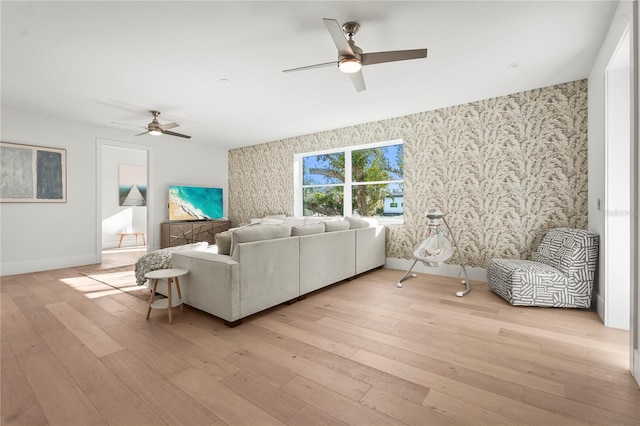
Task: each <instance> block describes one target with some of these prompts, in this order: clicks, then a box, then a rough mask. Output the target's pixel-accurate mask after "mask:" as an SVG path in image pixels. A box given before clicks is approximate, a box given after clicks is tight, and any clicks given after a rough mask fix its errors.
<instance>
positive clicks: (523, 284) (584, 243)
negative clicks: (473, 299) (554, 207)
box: [487, 228, 600, 308]
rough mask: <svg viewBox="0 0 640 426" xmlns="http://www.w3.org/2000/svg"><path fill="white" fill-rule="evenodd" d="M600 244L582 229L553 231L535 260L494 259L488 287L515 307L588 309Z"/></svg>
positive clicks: (489, 270) (489, 267)
mask: <svg viewBox="0 0 640 426" xmlns="http://www.w3.org/2000/svg"><path fill="white" fill-rule="evenodd" d="M599 240H600V238H599V236H598V235H597V234H594V233H592V232H589V231H585V230H583V229H572V228H555V229H552V230H551V231H549V232H548V233H547V234H546V235H545V236H544V238H543V239H542V242H541V243H540V245H539V246H538V250H537V251H536V255H535V258H534V260H522V259H492V260H491V262H490V263H489V266H488V267H487V285H488V286H489V288H490V289H491V290H493V291H494V292H495V293H496V294H498V295H499V296H500V297H502V298H503V299H505V300H506V301H507V302H509V303H511V304H512V305H520V306H550V307H561V308H589V307H590V306H591V294H592V291H593V282H594V280H595V270H596V265H597V262H598V243H599Z"/></svg>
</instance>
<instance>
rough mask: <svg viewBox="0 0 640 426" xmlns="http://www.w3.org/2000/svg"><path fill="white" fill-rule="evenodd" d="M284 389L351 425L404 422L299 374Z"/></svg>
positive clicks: (370, 425)
mask: <svg viewBox="0 0 640 426" xmlns="http://www.w3.org/2000/svg"><path fill="white" fill-rule="evenodd" d="M282 389H283V390H285V391H287V392H289V393H290V394H291V395H295V396H296V397H297V398H300V399H301V400H303V401H305V402H306V403H307V404H309V405H312V406H314V407H315V408H317V409H318V410H320V411H323V412H325V413H327V414H328V415H330V416H331V417H334V418H336V419H338V420H340V421H341V422H344V423H347V424H349V425H363V426H365V425H366V426H372V425H389V424H396V425H400V424H402V423H401V422H400V421H399V420H396V419H393V418H391V417H389V416H387V415H385V414H383V413H380V412H378V411H376V410H374V409H373V408H370V407H368V406H366V405H364V404H362V403H361V402H359V401H354V400H352V399H351V398H347V397H345V396H343V395H340V394H338V393H336V392H335V391H332V390H330V389H327V388H325V387H324V386H321V385H320V384H318V383H316V382H314V381H312V380H309V379H306V378H304V377H302V376H297V377H296V378H295V379H293V380H291V381H290V382H289V383H287V384H286V385H284V386H283V387H282Z"/></svg>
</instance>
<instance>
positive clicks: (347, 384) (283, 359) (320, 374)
mask: <svg viewBox="0 0 640 426" xmlns="http://www.w3.org/2000/svg"><path fill="white" fill-rule="evenodd" d="M236 328H237V327H236ZM265 332H269V331H268V330H266V329H264V328H261V327H258V326H256V325H254V324H243V325H242V329H241V330H236V329H232V330H230V331H229V334H228V335H229V336H231V335H233V337H232V339H233V341H234V342H236V343H238V344H240V345H241V346H242V347H244V348H245V349H247V350H248V351H250V352H253V353H254V354H256V355H258V356H261V357H263V358H265V359H266V360H268V361H271V362H274V363H276V364H279V365H280V366H282V367H284V368H286V369H288V370H291V371H292V372H294V373H296V374H299V375H301V376H304V377H306V378H308V379H310V380H314V381H315V382H317V383H320V384H322V385H323V386H325V387H327V388H329V389H332V390H334V391H336V392H338V393H340V394H342V395H345V396H347V397H349V398H351V399H353V400H355V401H358V400H360V398H362V396H363V395H364V394H365V393H366V392H367V391H368V390H369V388H370V387H371V386H370V385H369V384H367V383H363V382H361V381H359V380H355V379H352V378H351V377H348V376H346V375H344V374H340V373H338V372H336V371H334V370H332V369H331V368H327V367H324V366H322V365H320V364H317V363H315V362H312V361H310V360H308V359H306V358H304V357H302V356H298V355H297V354H294V353H291V352H288V351H286V350H283V349H281V348H278V347H276V346H274V345H272V344H269V343H265V342H263V341H261V340H260V335H261V334H263V333H265Z"/></svg>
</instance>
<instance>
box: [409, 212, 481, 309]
mask: <svg viewBox="0 0 640 426" xmlns="http://www.w3.org/2000/svg"><path fill="white" fill-rule="evenodd" d="M427 219H429V221H428V222H427V233H426V238H425V239H424V240H423V241H422V243H421V244H420V245H419V246H418V248H417V249H416V250H415V251H414V252H413V257H414V259H415V260H414V261H413V264H412V265H411V267H410V268H409V270H408V271H407V272H406V273H405V274H404V275H403V276H402V278H400V281H398V284H397V286H398V288H402V282H403V281H404V280H407V279H409V278H416V277H417V275H416V274H412V273H411V270H412V269H413V267H414V266H416V263H417V262H418V261H420V262H422V264H423V265H425V266H430V267H435V266H442V265H443V264H444V262H445V261H446V260H448V259H449V258H451V256H453V251H452V246H451V242H450V241H449V239H448V238H447V237H446V236H445V234H444V230H443V229H442V226H441V224H440V222H441V221H442V222H443V223H444V225H445V226H446V228H447V231H448V233H449V237H450V238H451V240H452V242H453V245H454V246H455V248H456V251H457V252H458V259H459V261H460V267H461V268H462V272H463V273H464V280H462V285H464V286H465V290H464V291H457V292H456V296H458V297H462V296H464V295H465V294H467V293H469V292H470V291H471V287H469V276H468V275H467V268H466V267H465V266H464V261H463V260H462V254H461V253H460V249H459V248H458V243H457V242H456V239H455V236H454V235H453V232H452V231H451V228H450V227H449V224H448V223H447V220H446V219H445V218H444V213H442V212H441V211H440V210H438V209H429V210H428V211H427Z"/></svg>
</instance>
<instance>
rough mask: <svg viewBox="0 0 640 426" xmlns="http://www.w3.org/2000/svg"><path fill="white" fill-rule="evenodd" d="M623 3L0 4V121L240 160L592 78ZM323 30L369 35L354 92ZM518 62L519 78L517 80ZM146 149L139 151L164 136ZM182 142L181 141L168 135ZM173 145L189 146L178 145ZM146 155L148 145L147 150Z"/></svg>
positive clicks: (361, 40) (362, 41)
mask: <svg viewBox="0 0 640 426" xmlns="http://www.w3.org/2000/svg"><path fill="white" fill-rule="evenodd" d="M616 7H617V1H602V2H598V1H567V2H563V1H554V2H542V1H532V2H525V1H497V2H486V1H470V2H469V1H468V2H458V1H440V2H436V1H408V2H400V1H356V2H349V1H336V2H328V1H316V2H309V1H297V2H292V1H283V2H272V1H258V2H246V1H233V2H231V1H227V2H222V1H196V2H184V1H172V2H158V1H154V2H146V1H142V2H119V1H109V2H91V1H77V2H57V1H44V2H28V1H19V2H9V1H2V2H1V19H2V28H1V31H2V33H1V35H2V69H1V71H2V74H1V77H2V108H3V109H12V110H18V111H28V112H32V113H35V114H39V115H44V116H52V117H55V118H59V119H63V120H68V121H71V122H77V123H89V124H92V125H99V126H108V127H110V128H112V129H117V131H121V132H122V135H123V136H127V137H128V136H130V135H132V134H134V133H136V132H137V130H136V129H135V128H132V127H127V126H119V125H114V124H111V122H113V121H115V122H121V123H130V124H135V125H140V126H145V125H146V123H148V122H149V121H150V120H151V115H150V114H149V113H148V110H150V109H156V110H159V111H161V112H162V115H161V116H160V122H161V123H166V122H169V121H176V122H178V123H179V124H180V127H178V128H176V129H173V130H175V131H177V132H181V133H186V134H189V135H192V136H193V138H192V139H191V140H190V142H184V140H183V139H179V141H181V142H180V143H202V144H206V143H211V144H215V145H217V146H220V147H225V148H232V147H238V146H245V145H252V144H257V143H262V142H268V141H272V140H278V139H283V138H287V137H291V136H298V135H303V134H308V133H313V132H317V131H322V130H328V129H335V128H339V127H344V126H350V125H355V124H359V123H366V122H370V121H377V120H380V119H384V118H391V117H397V116H401V115H406V114H411V113H415V112H420V111H427V110H431V109H436V108H440V107H444V106H450V105H457V104H461V103H466V102H471V101H475V100H480V99H487V98H491V97H495V96H501V95H505V94H508V93H515V92H520V91H523V90H528V89H533V88H538V87H545V86H548V85H552V84H557V83H563V82H567V81H573V80H577V79H583V78H586V77H587V76H588V73H589V70H590V68H591V65H592V63H593V61H594V60H595V57H596V54H597V52H598V50H599V48H600V45H601V44H602V41H603V39H604V36H605V34H606V31H607V29H608V27H609V24H610V22H611V18H612V16H613V13H614V11H615V8H616ZM322 18H335V19H336V20H337V21H338V22H339V23H341V24H342V23H344V22H346V21H350V20H351V21H357V22H359V23H360V25H361V29H360V32H359V33H358V34H357V35H356V37H355V41H356V43H357V44H358V46H360V47H361V48H362V49H363V50H364V51H365V52H375V51H385V50H401V49H417V48H424V47H426V48H428V49H429V50H428V57H427V59H421V60H413V61H405V62H396V63H388V64H378V65H371V66H368V67H365V68H363V73H364V77H365V81H366V84H367V90H366V91H364V92H361V93H357V92H356V91H355V89H354V88H353V87H352V85H351V83H350V81H349V79H348V77H347V76H346V75H344V74H342V73H341V72H340V71H339V70H338V69H337V68H332V67H329V68H321V69H315V70H309V71H303V72H297V73H287V74H285V73H283V72H282V70H283V69H288V68H295V67H300V66H305V65H311V64H316V63H321V62H328V61H332V60H335V59H336V49H335V46H334V44H333V41H332V40H331V38H330V36H329V33H328V32H327V29H326V27H325V25H324V23H323V21H322ZM511 64H518V65H519V66H510V65H511ZM154 137H155V136H151V135H144V136H140V138H154ZM158 137H162V138H171V136H158ZM175 139H176V141H178V138H175ZM147 142H148V141H147Z"/></svg>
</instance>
